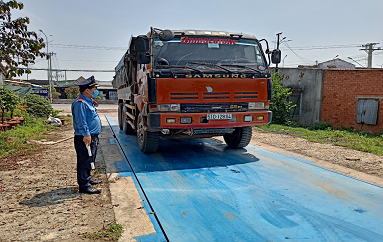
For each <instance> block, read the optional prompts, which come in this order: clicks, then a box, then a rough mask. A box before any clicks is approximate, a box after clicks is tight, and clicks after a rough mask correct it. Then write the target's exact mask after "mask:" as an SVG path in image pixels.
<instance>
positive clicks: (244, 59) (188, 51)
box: [153, 36, 267, 71]
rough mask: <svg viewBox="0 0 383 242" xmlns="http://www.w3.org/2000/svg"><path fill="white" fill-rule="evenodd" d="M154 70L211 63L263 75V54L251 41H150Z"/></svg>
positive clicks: (226, 39)
mask: <svg viewBox="0 0 383 242" xmlns="http://www.w3.org/2000/svg"><path fill="white" fill-rule="evenodd" d="M153 57H154V64H155V65H156V66H165V65H170V66H178V65H181V66H182V65H188V64H190V63H192V62H194V63H195V62H201V63H212V64H216V65H221V66H224V67H229V68H230V66H233V67H235V66H238V65H241V66H246V67H250V68H253V69H256V70H260V71H264V70H265V69H266V68H267V65H266V62H265V59H264V56H263V53H262V51H261V49H260V47H259V45H258V43H257V42H256V41H255V40H249V39H238V40H237V39H229V38H219V37H206V36H203V37H194V36H193V37H178V38H177V37H176V38H174V39H173V40H171V41H167V42H165V41H160V40H159V39H155V40H154V46H153Z"/></svg>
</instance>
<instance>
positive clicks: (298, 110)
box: [288, 89, 303, 117]
mask: <svg viewBox="0 0 383 242" xmlns="http://www.w3.org/2000/svg"><path fill="white" fill-rule="evenodd" d="M291 92H292V93H291V95H290V97H289V99H288V101H290V102H291V104H292V105H296V106H295V107H294V116H296V117H300V116H301V114H302V105H301V102H302V92H303V90H302V89H291Z"/></svg>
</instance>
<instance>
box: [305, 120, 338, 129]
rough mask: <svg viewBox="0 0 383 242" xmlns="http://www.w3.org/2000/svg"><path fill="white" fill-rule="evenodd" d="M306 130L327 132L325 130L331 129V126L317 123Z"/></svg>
mask: <svg viewBox="0 0 383 242" xmlns="http://www.w3.org/2000/svg"><path fill="white" fill-rule="evenodd" d="M307 129H308V130H327V129H332V126H331V124H329V123H321V122H317V123H315V124H313V125H311V126H309V127H308V128H307Z"/></svg>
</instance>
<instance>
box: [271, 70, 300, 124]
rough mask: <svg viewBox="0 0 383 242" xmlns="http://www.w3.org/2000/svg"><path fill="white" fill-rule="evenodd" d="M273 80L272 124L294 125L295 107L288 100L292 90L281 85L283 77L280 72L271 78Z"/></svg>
mask: <svg viewBox="0 0 383 242" xmlns="http://www.w3.org/2000/svg"><path fill="white" fill-rule="evenodd" d="M271 79H272V96H271V100H270V111H272V112H273V119H272V121H271V123H273V124H282V125H290V124H293V123H294V122H293V119H292V117H293V112H294V107H295V106H296V105H293V104H292V102H291V101H288V98H289V97H290V95H291V92H290V88H286V87H284V86H283V85H282V84H281V80H282V78H281V76H280V75H279V72H277V73H274V74H273V75H272V76H271Z"/></svg>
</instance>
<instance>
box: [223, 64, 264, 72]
mask: <svg viewBox="0 0 383 242" xmlns="http://www.w3.org/2000/svg"><path fill="white" fill-rule="evenodd" d="M223 66H232V67H239V68H244V69H249V70H252V71H255V72H258V73H262V72H261V71H259V70H257V69H254V68H252V67H249V66H243V65H229V64H225V65H223Z"/></svg>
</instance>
